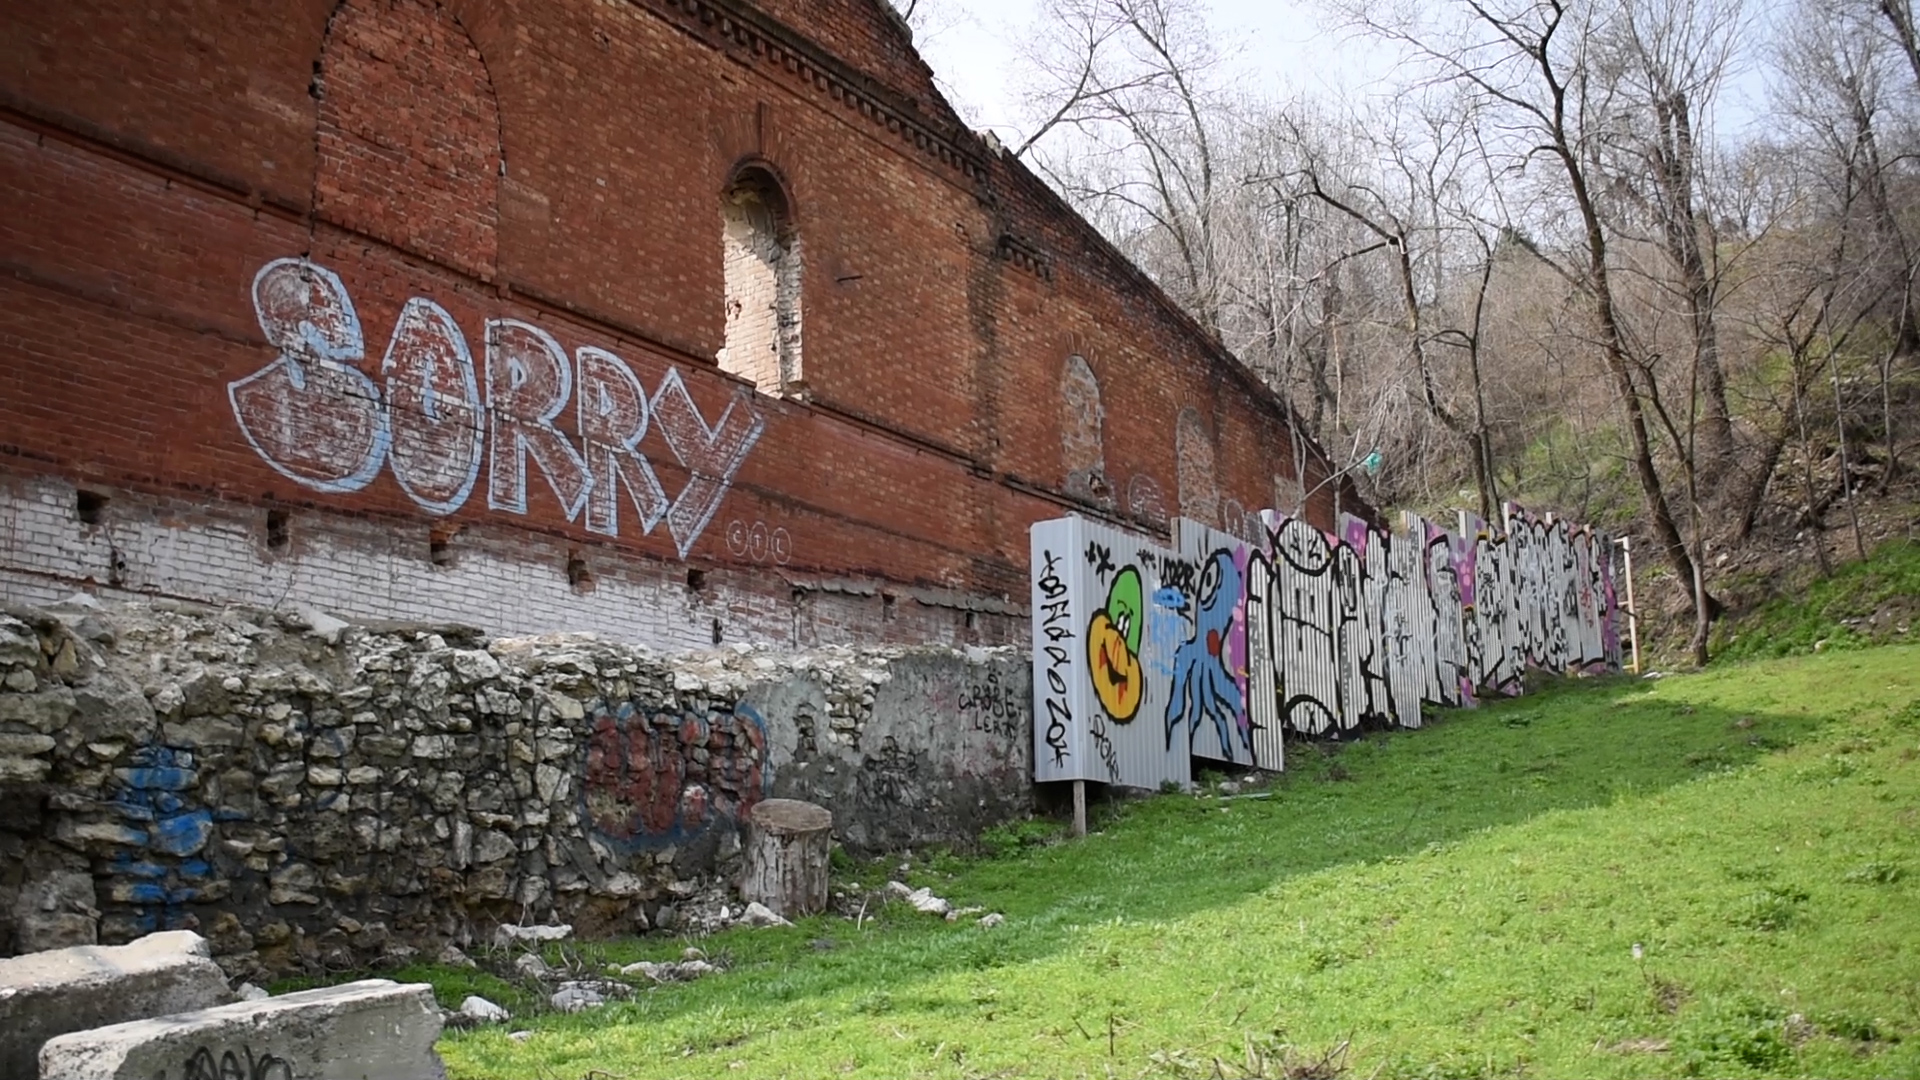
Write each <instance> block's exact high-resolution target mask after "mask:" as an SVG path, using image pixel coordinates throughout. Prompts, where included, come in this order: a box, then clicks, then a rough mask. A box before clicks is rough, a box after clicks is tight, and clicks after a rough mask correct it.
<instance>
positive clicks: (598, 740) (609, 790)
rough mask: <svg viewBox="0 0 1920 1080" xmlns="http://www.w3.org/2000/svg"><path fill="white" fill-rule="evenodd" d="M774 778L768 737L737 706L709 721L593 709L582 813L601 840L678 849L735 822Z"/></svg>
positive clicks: (626, 707) (755, 718)
mask: <svg viewBox="0 0 1920 1080" xmlns="http://www.w3.org/2000/svg"><path fill="white" fill-rule="evenodd" d="M772 779H773V770H772V766H771V764H770V763H769V762H768V760H767V730H766V724H765V723H764V722H763V721H762V720H761V718H760V714H759V713H757V712H755V711H754V710H753V709H752V708H751V707H749V706H746V705H742V706H740V707H739V708H738V709H736V710H735V711H734V712H732V713H724V714H715V715H712V716H696V715H688V714H671V713H658V714H654V715H651V716H649V715H647V714H645V713H642V712H640V711H639V710H637V709H635V708H634V706H633V705H632V704H631V703H626V704H620V705H616V706H605V705H603V706H601V707H599V708H597V709H595V710H594V716H593V735H592V736H591V737H590V738H589V739H588V742H587V775H586V785H585V789H586V795H585V798H586V809H587V815H588V817H589V818H590V819H591V820H592V822H593V825H594V829H595V830H596V831H597V832H599V833H600V835H601V836H603V837H605V838H607V839H609V840H614V841H617V842H620V843H623V844H630V845H634V846H647V845H665V844H678V843H682V842H685V841H687V840H691V839H694V838H695V837H697V836H699V835H700V834H702V833H704V832H706V831H707V830H708V829H709V828H712V827H713V826H714V825H716V824H729V825H730V824H731V823H733V822H736V821H738V820H740V819H741V818H742V817H743V816H744V815H745V814H746V813H747V811H749V810H751V809H753V807H754V804H756V803H758V802H759V801H760V800H761V799H763V798H765V797H766V793H767V788H768V787H769V785H770V784H771V782H772Z"/></svg>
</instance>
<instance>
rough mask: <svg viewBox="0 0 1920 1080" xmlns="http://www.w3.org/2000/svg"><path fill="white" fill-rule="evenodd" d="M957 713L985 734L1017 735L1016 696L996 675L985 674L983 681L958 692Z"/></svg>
mask: <svg viewBox="0 0 1920 1080" xmlns="http://www.w3.org/2000/svg"><path fill="white" fill-rule="evenodd" d="M958 704H959V711H960V714H961V715H962V716H964V717H966V718H967V722H968V726H969V727H970V728H971V729H972V730H974V731H979V732H983V733H985V734H988V735H998V736H1002V737H1006V736H1013V735H1018V734H1019V733H1020V718H1021V714H1022V712H1023V710H1022V709H1021V708H1020V701H1019V697H1018V695H1017V694H1016V693H1015V692H1014V687H1013V685H1012V684H1010V683H1003V682H1001V681H1000V673H999V672H997V671H989V672H987V676H986V678H984V679H982V680H980V681H978V682H973V683H969V684H967V685H966V686H963V687H961V689H960V701H959V703H958Z"/></svg>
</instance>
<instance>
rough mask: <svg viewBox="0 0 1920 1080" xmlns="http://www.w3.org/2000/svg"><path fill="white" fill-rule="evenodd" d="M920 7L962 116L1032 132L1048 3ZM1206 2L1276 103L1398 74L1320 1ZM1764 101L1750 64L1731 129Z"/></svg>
mask: <svg viewBox="0 0 1920 1080" xmlns="http://www.w3.org/2000/svg"><path fill="white" fill-rule="evenodd" d="M918 3H919V8H920V10H919V12H918V13H917V14H916V17H915V20H914V21H915V22H916V23H918V24H919V31H918V33H917V36H916V38H915V44H916V45H917V46H918V47H919V49H920V53H921V55H922V56H924V57H926V60H927V63H928V64H929V65H931V66H932V67H933V70H934V74H935V76H936V77H937V78H938V79H939V80H940V83H941V89H942V90H944V91H945V92H946V93H947V95H948V97H949V98H950V99H951V100H952V102H953V104H954V106H955V108H957V109H958V110H959V111H960V115H961V116H962V117H963V118H964V119H966V120H967V121H968V122H969V123H970V124H972V125H973V126H974V127H975V128H981V129H986V128H992V129H994V130H996V131H997V133H998V134H999V135H1000V136H1001V137H1002V138H1003V139H1007V138H1009V137H1010V136H1012V135H1014V134H1015V133H1016V132H1018V133H1022V134H1024V131H1025V125H1024V124H1023V123H1022V122H1021V117H1020V114H1019V107H1018V100H1017V95H1016V93H1015V87H1016V86H1017V84H1018V82H1019V78H1020V70H1019V54H1018V50H1017V49H1016V47H1015V43H1016V42H1018V41H1021V40H1023V39H1025V38H1026V37H1028V36H1029V35H1030V33H1031V28H1032V27H1033V25H1034V20H1035V18H1036V16H1037V14H1038V12H1039V9H1040V0H918ZM902 6H904V4H903V5H902ZM1202 6H1204V7H1207V8H1210V9H1211V15H1210V19H1209V21H1210V24H1211V27H1212V29H1213V31H1214V40H1215V41H1216V42H1218V43H1219V47H1220V48H1221V50H1222V51H1223V52H1224V53H1227V54H1229V55H1228V58H1227V61H1226V62H1227V64H1228V65H1229V70H1230V71H1233V72H1235V73H1237V78H1235V79H1234V81H1233V85H1235V86H1236V87H1237V88H1238V89H1241V90H1243V91H1245V92H1247V93H1249V94H1252V95H1256V96H1262V97H1267V98H1271V99H1273V100H1285V99H1287V98H1290V97H1293V96H1295V95H1297V94H1300V93H1309V94H1312V93H1316V92H1319V93H1325V92H1328V91H1335V92H1340V93H1345V94H1350V95H1355V96H1359V95H1364V94H1366V93H1368V92H1369V91H1370V90H1374V89H1378V88H1381V87H1382V86H1383V85H1384V82H1385V80H1386V78H1387V77H1388V76H1389V75H1390V74H1391V72H1390V71H1389V70H1387V67H1386V65H1387V64H1388V63H1389V62H1390V55H1389V54H1388V53H1387V52H1386V50H1384V49H1383V48H1382V47H1381V46H1380V45H1379V44H1378V43H1377V42H1366V41H1349V40H1348V38H1347V35H1346V34H1344V33H1342V32H1341V31H1339V30H1338V29H1337V28H1335V27H1334V26H1332V25H1331V24H1329V23H1328V22H1327V21H1325V20H1324V19H1323V17H1322V16H1321V14H1320V13H1319V12H1318V11H1316V10H1315V5H1314V4H1312V3H1299V2H1295V0H1202ZM1777 6H1779V5H1778V4H1777V3H1776V0H1752V2H1751V3H1750V4H1749V11H1750V12H1751V13H1752V14H1753V16H1754V22H1753V24H1752V25H1753V27H1754V29H1755V30H1756V31H1758V30H1759V29H1760V28H1761V27H1762V26H1764V25H1765V22H1766V17H1767V15H1768V14H1770V13H1771V9H1774V8H1776V7H1777ZM1755 44H1757V42H1755ZM1765 97H1766V86H1765V77H1764V74H1763V72H1762V71H1761V70H1760V67H1759V65H1758V64H1756V63H1753V62H1752V61H1751V60H1750V61H1749V62H1748V63H1747V65H1746V66H1745V70H1744V71H1742V72H1740V73H1739V74H1737V75H1736V77H1735V78H1734V79H1733V80H1732V82H1731V84H1730V85H1729V86H1727V87H1726V88H1725V90H1724V91H1723V92H1722V96H1721V106H1722V123H1723V124H1725V125H1728V126H1730V127H1733V128H1741V127H1745V126H1747V125H1748V124H1750V123H1752V122H1753V119H1754V116H1755V113H1756V111H1757V110H1760V109H1761V108H1762V106H1763V102H1764V100H1765ZM1724 130H1725V128H1723V131H1724ZM1011 141H1017V140H1011Z"/></svg>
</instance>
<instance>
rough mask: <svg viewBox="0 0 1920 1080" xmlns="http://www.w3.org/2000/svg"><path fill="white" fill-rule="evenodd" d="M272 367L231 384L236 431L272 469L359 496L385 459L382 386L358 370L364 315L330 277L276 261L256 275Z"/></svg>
mask: <svg viewBox="0 0 1920 1080" xmlns="http://www.w3.org/2000/svg"><path fill="white" fill-rule="evenodd" d="M253 310H254V313H255V314H256V315H257V316H258V317H259V320H260V330H261V332H262V333H264V334H266V335H267V341H268V342H270V343H272V345H273V346H274V347H275V348H277V349H279V350H280V356H279V358H278V359H276V360H275V361H274V362H273V363H271V364H269V365H267V366H266V367H264V368H261V369H260V370H259V371H256V372H254V373H253V374H252V375H249V376H247V377H246V378H244V379H241V380H239V381H237V382H233V383H229V384H228V385H227V398H228V400H229V401H231V402H232V403H233V417H234V419H235V420H237V421H238V422H239V424H240V432H241V434H243V435H245V436H246V438H247V441H248V442H249V443H252V444H253V448H254V450H255V451H257V452H258V453H259V454H260V456H261V458H263V459H264V460H265V461H266V463H267V464H268V465H270V466H272V467H273V469H274V471H275V472H278V473H279V474H280V475H282V476H285V477H287V478H288V479H290V480H293V481H296V482H298V483H300V484H303V485H305V486H307V487H310V488H312V489H314V490H315V491H325V492H330V493H344V492H352V491H359V490H360V489H361V488H364V487H366V486H367V485H368V484H369V483H371V482H372V481H373V478H374V475H375V474H377V473H378V472H379V471H380V464H381V462H382V461H383V460H384V459H385V458H386V453H387V438H388V434H387V415H386V409H385V407H384V405H383V403H382V401H381V398H380V388H379V387H378V386H376V385H375V384H374V381H373V380H372V379H369V378H367V376H366V374H365V373H364V372H362V371H361V370H360V369H359V367H357V366H356V365H358V364H359V362H360V360H361V358H362V357H363V356H364V355H365V354H366V342H365V339H364V338H363V337H362V335H361V333H360V317H359V316H358V315H356V314H355V313H354V310H353V300H352V298H350V297H349V296H348V295H347V287H346V286H345V285H344V284H342V283H341V281H340V279H339V278H338V277H337V276H335V275H334V273H333V271H331V270H328V269H326V268H324V267H321V266H316V265H314V264H313V263H310V262H306V261H304V260H301V259H275V260H274V261H272V262H270V263H268V264H267V265H265V266H263V267H261V268H260V272H259V273H258V274H256V275H254V278H253Z"/></svg>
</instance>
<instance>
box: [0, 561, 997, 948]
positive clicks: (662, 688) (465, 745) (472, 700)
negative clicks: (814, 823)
mask: <svg viewBox="0 0 1920 1080" xmlns="http://www.w3.org/2000/svg"><path fill="white" fill-rule="evenodd" d="M1029 679H1030V676H1029V674H1028V672H1027V670H1026V665H1025V663H1024V661H1023V660H1022V659H1021V658H1020V657H1019V656H1018V655H1017V654H1016V653H1014V652H1013V651H1012V650H988V649H974V650H968V651H964V652H961V651H953V650H938V649H918V650H910V649H871V650H865V651H856V650H853V649H844V648H843V649H829V650H823V651H818V652H812V653H806V654H774V653H770V652H767V651H765V650H760V649H755V648H752V647H748V646H737V647H734V648H732V649H723V650H715V651H711V652H706V653H700V654H687V655H681V656H666V655H662V654H659V653H656V652H653V651H650V650H648V649H646V648H643V647H639V646H631V645H623V644H614V643H611V642H607V641H602V640H599V639H596V638H594V637H592V636H591V635H574V636H558V637H548V638H533V639H492V640H489V639H488V638H486V637H484V636H483V635H481V634H480V633H479V632H478V631H476V630H473V629H471V628H465V627H459V626H425V625H413V626H402V625H349V624H346V623H343V622H341V621H339V620H336V619H333V618H331V617H329V616H327V615H325V614H322V613H319V612H315V611H312V610H305V611H298V612H295V611H285V610H283V611H279V612H272V611H267V610H261V609H250V608H228V609H221V610H216V609H212V608H204V607H198V606H195V605H189V604H184V603H180V602H174V601H165V600H162V601H156V602H154V603H152V604H150V605H149V604H131V605H114V606H103V605H102V604H101V603H100V602H98V601H96V600H93V599H91V598H88V597H86V596H84V595H79V596H76V597H74V598H73V599H72V600H70V601H67V602H64V603H62V604H58V605H53V606H51V607H48V608H44V609H29V608H19V607H15V608H12V609H9V611H8V612H7V613H6V614H0V951H4V952H7V953H11V952H19V951H29V950H36V949H45V948H55V947H61V946H67V945H74V944H90V943H93V942H95V941H98V942H102V943H115V942H123V941H127V940H130V939H132V938H135V937H137V936H139V935H141V934H144V933H148V932H151V931H154V930H166V929H176V928H183V929H197V930H198V931H199V932H200V933H202V934H204V935H206V936H207V937H208V939H209V940H210V941H211V943H212V947H213V952H214V957H215V959H216V960H217V962H219V963H220V965H221V966H222V967H223V968H224V969H225V970H226V972H227V973H228V974H229V975H230V976H233V977H235V978H241V977H255V978H257V977H259V976H261V975H263V974H268V973H275V972H284V971H291V970H301V969H307V970H311V969H315V968H322V967H324V968H330V969H339V968H343V967H349V966H355V965H362V964H366V963H368V962H370V961H373V960H376V959H378V958H380V957H382V956H394V955H400V956H404V955H408V954H409V950H416V949H420V948H424V947H431V946H432V945H434V944H435V943H438V942H445V941H455V942H466V941H470V940H473V939H474V938H476V937H479V936H482V935H483V934H484V933H485V932H486V930H487V929H488V928H489V927H490V926H491V925H493V924H498V923H514V922H530V921H565V922H570V923H573V924H575V925H576V926H577V927H578V928H579V930H580V932H581V933H583V934H594V933H612V932H629V931H633V930H637V929H645V928H648V927H651V926H658V927H665V928H671V927H674V926H676V925H679V924H680V923H681V922H682V921H683V920H684V919H685V917H686V915H685V913H684V912H683V911H682V910H681V908H683V907H684V906H686V900H687V898H689V897H692V896H694V895H695V894H696V893H699V892H700V891H701V890H702V888H703V886H705V885H709V884H710V883H711V882H712V881H713V880H715V879H724V878H726V877H727V876H728V875H730V874H731V873H732V872H734V871H735V870H736V868H737V862H738V853H739V831H738V830H739V823H740V822H741V821H742V819H743V818H744V815H745V812H746V811H747V810H749V809H750V808H751V807H752V806H753V805H754V804H755V803H756V802H758V801H759V800H761V799H763V798H767V797H771V796H775V795H779V796H791V797H796V798H803V799H808V800H810V801H814V802H818V803H821V804H823V805H825V806H828V807H829V808H831V809H832V810H833V813H834V817H835V821H836V823H837V827H836V832H837V834H838V836H839V838H840V839H841V840H842V841H843V842H844V843H846V844H847V845H849V846H850V847H853V848H855V849H884V848H890V847H897V846H902V845H912V844H921V843H927V842H933V841H951V840H959V839H962V838H964V837H967V836H969V835H971V834H973V833H975V832H976V831H977V830H978V828H979V827H981V826H982V825H983V824H985V823H988V822H991V821H993V820H997V819H1002V818H1005V817H1008V816H1011V815H1013V814H1016V813H1019V812H1021V811H1023V810H1024V809H1025V808H1026V807H1027V806H1028V805H1029V803H1030V799H1031V791H1032V786H1031V780H1030V777H1031V776H1032V767H1031V747H1030V745H1029V740H1028V735H1027V732H1028V726H1027V725H1028V724H1029V723H1030V716H1031V704H1030V702H1031V692H1030V682H1029Z"/></svg>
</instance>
